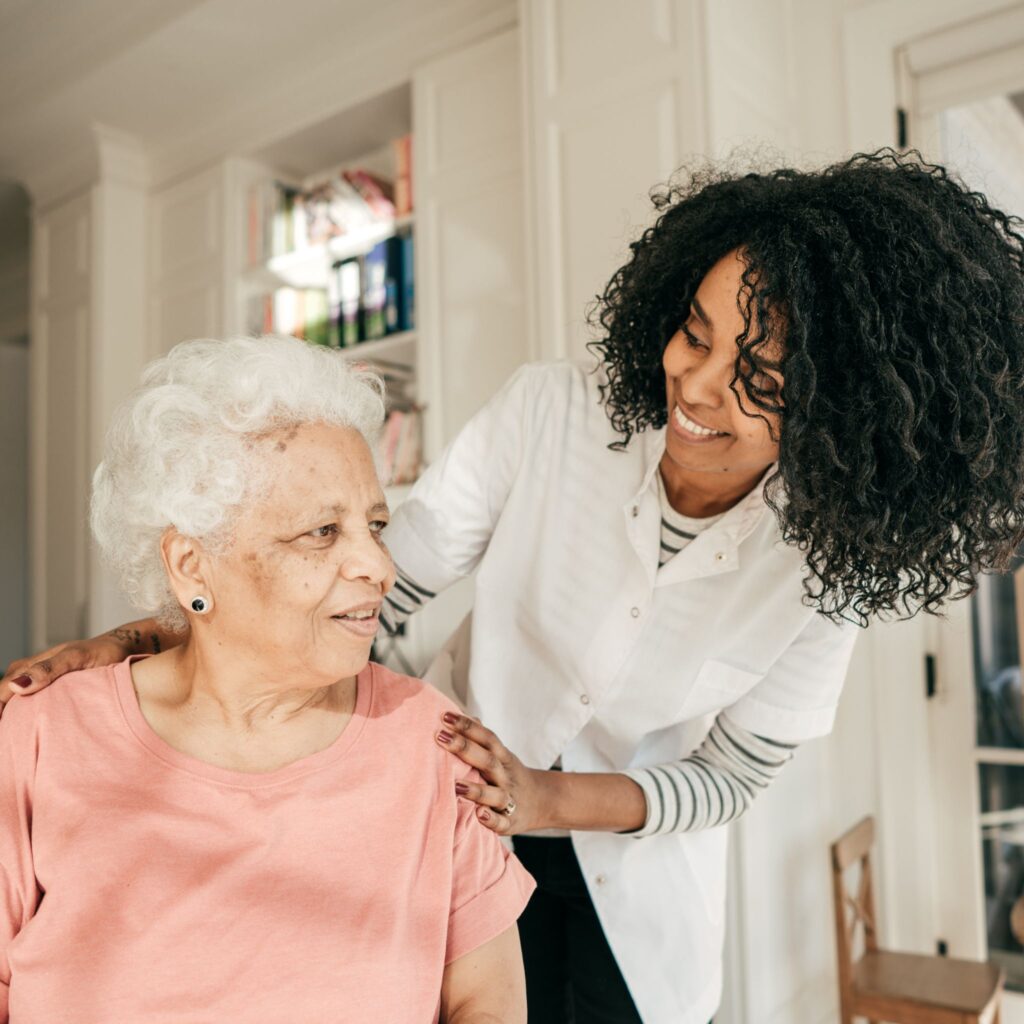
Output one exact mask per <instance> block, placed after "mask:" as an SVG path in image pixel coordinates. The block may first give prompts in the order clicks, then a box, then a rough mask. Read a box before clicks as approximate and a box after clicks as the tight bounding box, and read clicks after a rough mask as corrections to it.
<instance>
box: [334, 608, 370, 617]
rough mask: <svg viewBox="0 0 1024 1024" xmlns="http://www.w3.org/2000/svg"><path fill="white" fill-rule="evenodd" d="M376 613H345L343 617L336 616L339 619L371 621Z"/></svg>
mask: <svg viewBox="0 0 1024 1024" xmlns="http://www.w3.org/2000/svg"><path fill="white" fill-rule="evenodd" d="M375 614H376V612H374V611H372V610H369V611H361V612H346V613H345V614H344V615H340V616H338V617H339V618H341V619H372V618H373V616H374V615H375Z"/></svg>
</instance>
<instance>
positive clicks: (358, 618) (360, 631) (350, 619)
mask: <svg viewBox="0 0 1024 1024" xmlns="http://www.w3.org/2000/svg"><path fill="white" fill-rule="evenodd" d="M331 618H332V619H333V620H334V621H335V622H337V623H340V624H341V625H342V626H344V627H345V629H347V630H348V631H349V632H350V633H355V634H356V636H360V637H372V636H374V635H376V633H377V630H378V629H379V628H380V609H379V608H360V609H358V610H355V611H351V612H344V613H343V614H341V615H332V616H331Z"/></svg>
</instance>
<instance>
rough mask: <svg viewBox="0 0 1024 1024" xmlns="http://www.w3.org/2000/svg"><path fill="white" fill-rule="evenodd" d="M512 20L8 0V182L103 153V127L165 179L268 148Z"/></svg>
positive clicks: (451, 6)
mask: <svg viewBox="0 0 1024 1024" xmlns="http://www.w3.org/2000/svg"><path fill="white" fill-rule="evenodd" d="M515 17H516V4H515V0H0V179H8V180H11V179H13V180H19V181H24V182H27V183H28V184H29V186H30V188H32V187H33V180H34V179H35V178H36V177H37V176H39V175H44V176H45V175H47V174H54V173H56V169H58V168H60V167H61V166H62V164H64V163H73V162H75V161H81V160H82V159H83V154H88V156H89V157H92V156H93V150H94V143H93V131H92V126H93V125H94V124H100V125H103V126H105V127H107V128H112V129H115V130H117V131H118V132H122V133H127V135H129V136H130V137H132V138H133V139H136V140H138V142H139V143H140V144H141V146H142V148H143V150H144V152H145V153H146V154H147V156H148V158H149V161H150V166H151V169H152V174H153V177H154V178H155V179H156V180H163V179H166V178H168V177H172V176H173V175H174V174H175V173H181V172H182V171H183V170H184V169H187V168H188V167H189V166H194V165H198V164H200V163H202V162H204V161H205V162H209V161H211V160H213V159H216V158H218V157H219V156H221V155H224V154H225V153H252V152H257V151H259V150H262V149H265V148H266V147H271V146H273V145H274V144H275V143H277V142H279V141H280V140H281V139H282V138H283V137H284V136H286V135H289V134H292V133H300V134H301V131H302V129H303V128H305V127H307V126H308V125H310V124H314V123H316V122H320V121H323V120H324V119H326V118H329V117H331V116H333V115H335V114H336V113H337V112H338V111H339V110H341V109H344V108H346V107H349V106H352V105H358V104H359V103H360V102H362V101H365V100H368V99H369V97H372V96H374V95H377V94H380V93H388V92H389V91H390V92H393V91H394V90H397V89H399V88H400V87H401V86H402V85H403V84H404V83H407V82H408V80H409V76H410V74H411V72H412V69H413V67H415V66H416V65H417V64H418V63H422V62H423V61H425V60H429V59H430V58H431V57H432V56H436V55H437V54H439V53H441V52H444V51H445V50H446V49H448V48H450V47H454V46H457V45H461V44H463V43H464V42H465V41H467V40H468V39H472V38H475V37H479V36H480V35H481V34H485V33H486V32H489V31H496V30H498V29H500V28H502V27H504V26H505V25H508V24H511V23H513V22H514V20H515ZM307 142H308V143H310V144H311V140H308V139H307Z"/></svg>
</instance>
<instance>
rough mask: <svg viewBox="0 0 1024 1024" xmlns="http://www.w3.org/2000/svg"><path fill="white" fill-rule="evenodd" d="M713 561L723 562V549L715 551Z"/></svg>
mask: <svg viewBox="0 0 1024 1024" xmlns="http://www.w3.org/2000/svg"><path fill="white" fill-rule="evenodd" d="M715 561H716V562H724V561H725V552H724V551H716V552H715Z"/></svg>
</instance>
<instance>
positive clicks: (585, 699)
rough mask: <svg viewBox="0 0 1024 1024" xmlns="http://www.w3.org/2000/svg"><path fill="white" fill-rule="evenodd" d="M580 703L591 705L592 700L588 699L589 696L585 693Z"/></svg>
mask: <svg viewBox="0 0 1024 1024" xmlns="http://www.w3.org/2000/svg"><path fill="white" fill-rule="evenodd" d="M580 703H581V704H589V703H590V698H589V697H588V696H587V695H586V694H585V693H584V694H583V695H582V696H581V697H580Z"/></svg>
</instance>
